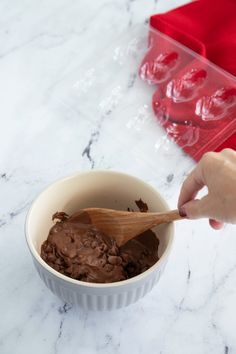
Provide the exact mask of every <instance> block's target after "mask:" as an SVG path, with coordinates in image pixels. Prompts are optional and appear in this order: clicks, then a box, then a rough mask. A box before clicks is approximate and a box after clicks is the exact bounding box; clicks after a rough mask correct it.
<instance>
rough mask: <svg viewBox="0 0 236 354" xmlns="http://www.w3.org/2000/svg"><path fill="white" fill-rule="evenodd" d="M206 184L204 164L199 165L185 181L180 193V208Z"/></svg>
mask: <svg viewBox="0 0 236 354" xmlns="http://www.w3.org/2000/svg"><path fill="white" fill-rule="evenodd" d="M204 186H205V182H204V176H203V173H202V164H201V163H200V162H199V163H198V165H197V166H196V167H195V168H194V169H193V170H192V172H191V173H190V175H189V176H188V177H187V178H186V180H185V181H184V183H183V185H182V187H181V190H180V195H179V200H178V208H180V207H181V206H182V205H183V204H185V203H187V202H189V201H190V200H192V199H194V198H195V197H196V195H197V193H198V192H199V191H200V190H201V189H202V188H203V187H204Z"/></svg>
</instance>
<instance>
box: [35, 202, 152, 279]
mask: <svg viewBox="0 0 236 354" xmlns="http://www.w3.org/2000/svg"><path fill="white" fill-rule="evenodd" d="M136 203H137V205H138V204H139V205H140V207H141V205H142V206H143V204H145V203H143V202H142V201H141V202H140V201H137V202H136ZM142 203H143V204H142ZM140 209H143V211H144V210H145V211H147V205H145V206H144V207H143V208H140ZM52 218H53V220H54V219H56V220H58V221H57V222H56V224H55V225H54V226H53V227H52V228H51V229H50V231H49V235H48V238H47V240H46V241H44V243H43V244H42V247H41V257H42V258H43V260H44V261H45V262H46V263H47V264H48V265H50V266H51V267H52V268H54V269H55V270H57V271H58V272H60V273H62V274H64V275H67V276H69V277H71V278H74V279H78V280H82V281H86V282H91V283H111V282H116V281H120V280H125V279H128V278H132V277H134V276H135V275H138V274H140V273H142V272H144V271H145V270H147V269H148V268H150V267H151V266H152V265H153V264H154V263H156V262H157V260H158V255H157V251H158V244H159V241H158V239H157V238H156V236H155V234H154V233H153V232H152V231H151V230H148V231H146V232H144V233H143V234H141V235H139V236H137V237H136V238H135V239H133V240H130V241H129V242H127V243H126V244H125V245H123V246H122V247H120V248H119V247H118V246H117V244H116V241H115V240H113V239H112V238H110V237H109V236H107V235H105V234H103V233H102V232H101V231H99V230H98V229H97V228H96V227H95V226H93V225H91V222H90V219H89V216H88V215H87V214H86V213H84V212H83V213H81V212H78V213H75V214H73V215H72V216H68V215H67V214H66V213H64V212H60V213H56V214H54V215H53V217H52Z"/></svg>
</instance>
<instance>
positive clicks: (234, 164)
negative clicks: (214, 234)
mask: <svg viewBox="0 0 236 354" xmlns="http://www.w3.org/2000/svg"><path fill="white" fill-rule="evenodd" d="M204 186H206V187H207V188H208V194H207V195H206V196H204V197H203V198H202V199H200V200H198V199H195V198H196V196H197V193H198V192H199V190H201V189H202V188H203V187H204ZM178 208H179V211H180V214H181V215H182V216H187V218H189V219H199V218H209V222H210V225H211V226H212V227H213V228H214V229H220V228H221V227H222V226H223V222H227V223H231V224H235V223H236V152H235V151H233V150H231V149H224V150H222V151H221V152H219V153H216V152H208V153H206V154H204V155H203V157H202V159H201V160H200V161H199V163H198V164H197V166H196V167H195V168H194V169H193V171H192V172H191V173H190V175H189V176H188V177H187V178H186V180H185V181H184V183H183V185H182V188H181V191H180V195H179V201H178Z"/></svg>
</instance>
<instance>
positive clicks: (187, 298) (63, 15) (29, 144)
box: [0, 0, 236, 354]
mask: <svg viewBox="0 0 236 354" xmlns="http://www.w3.org/2000/svg"><path fill="white" fill-rule="evenodd" d="M184 2H185V1H184V0H183V1H181V0H175V1H172V2H167V1H165V0H154V1H146V0H113V1H105V0H100V1H97V2H95V1H91V0H89V1H87V0H80V1H71V2H68V1H66V0H57V1H55V0H50V1H46V0H43V1H40V2H33V1H29V0H21V1H16V0H14V1H13V2H9V1H7V0H3V1H1V3H0V14H1V15H0V38H1V47H0V78H1V80H0V92H1V104H0V116H1V129H0V141H1V144H0V146H1V149H0V195H1V203H0V208H1V219H0V231H1V237H0V250H1V251H0V269H1V272H0V281H1V287H0V301H1V306H2V311H1V316H0V353H1V354H27V353H32V352H33V353H34V354H41V353H44V354H47V353H55V354H61V353H63V354H64V353H81V354H94V353H104V354H111V353H112V354H113V353H117V354H126V353H129V352H132V353H135V354H136V353H139V354H147V353H148V354H150V353H160V354H178V353H179V354H189V353H191V354H203V353H207V354H208V353H214V354H231V353H236V336H235V328H236V316H235V315H234V314H235V312H236V237H235V228H234V227H233V226H230V225H228V226H226V227H225V228H224V229H223V230H221V231H219V232H215V231H213V230H212V229H210V227H209V226H208V223H207V221H206V220H201V221H194V222H193V221H192V222H190V221H183V222H181V223H178V224H177V225H176V237H175V244H174V248H173V252H172V254H171V256H170V260H169V263H168V265H167V267H166V270H165V273H164V275H163V277H162V278H161V280H160V282H159V283H158V284H157V286H155V288H154V289H153V290H152V291H151V292H150V293H149V294H147V295H146V296H145V297H144V298H143V299H142V300H140V301H139V302H137V303H136V304H134V305H132V306H130V307H127V308H125V309H121V310H118V311H115V312H106V313H93V312H88V313H87V312H83V311H75V310H74V309H73V308H72V307H71V306H70V305H68V304H64V303H62V302H61V301H60V300H59V299H57V298H56V297H55V296H54V295H53V294H51V293H50V292H49V290H48V289H47V288H46V287H45V286H44V284H43V283H42V282H41V280H40V278H39V277H38V275H37V274H36V271H35V269H34V266H33V263H32V260H31V256H30V254H29V251H28V249H27V246H26V242H25V237H24V221H25V216H26V213H27V210H28V208H29V206H30V204H31V202H32V201H33V200H34V198H35V197H36V196H37V194H38V193H39V192H41V191H42V190H43V189H44V188H45V187H46V186H47V185H48V184H49V183H51V182H53V181H54V180H56V179H58V178H60V177H63V176H66V175H69V174H72V173H74V172H76V171H79V170H87V169H91V168H94V169H112V170H120V171H124V172H128V173H131V174H134V175H136V176H138V177H140V178H143V179H144V180H146V181H147V182H149V183H150V184H152V185H153V186H155V187H157V188H158V189H159V190H160V191H161V193H162V194H163V195H164V196H165V198H166V200H167V201H168V202H169V204H170V205H171V206H173V207H174V206H175V205H176V201H177V197H178V190H179V188H180V185H181V182H182V180H183V178H184V176H185V175H186V174H187V173H188V172H189V169H190V168H191V167H192V166H193V163H192V162H191V161H190V160H188V161H187V163H186V164H184V163H183V164H181V166H180V167H179V168H178V173H176V166H174V165H172V164H170V163H169V162H168V156H166V159H163V156H162V155H161V156H160V154H159V155H155V156H153V157H152V158H150V159H149V160H148V161H146V160H145V159H144V158H143V156H140V154H142V151H144V152H146V151H145V146H144V145H142V143H143V142H141V143H140V144H141V145H139V148H136V149H135V148H132V149H130V150H132V151H130V154H131V155H129V153H127V152H126V151H127V149H122V146H123V144H127V141H128V140H127V139H128V138H129V139H131V136H128V135H127V132H126V133H125V132H123V131H122V132H121V131H117V135H118V138H117V139H114V140H113V139H112V137H111V136H110V137H109V135H107V134H105V133H104V132H106V131H108V130H109V128H110V127H111V126H109V124H113V123H111V122H110V123H104V122H103V121H102V120H101V119H100V117H97V116H96V114H95V113H94V111H93V110H92V108H90V110H88V107H87V105H86V102H85V101H83V100H81V99H80V100H79V101H78V102H79V104H78V106H77V109H75V107H72V106H71V107H70V104H68V105H63V104H62V105H61V106H60V105H58V104H56V105H55V103H54V98H55V96H56V95H57V93H58V87H62V86H63V84H62V83H63V82H64V81H63V80H64V79H65V78H66V77H69V76H70V75H71V73H72V75H73V72H75V70H76V72H77V70H78V69H77V68H78V67H81V68H83V67H84V65H86V63H88V62H89V63H91V61H92V62H94V65H95V64H96V61H98V60H99V59H101V58H98V57H100V56H101V53H103V48H105V47H106V48H109V46H110V44H111V43H112V42H113V41H114V40H115V38H117V37H119V35H122V34H123V33H126V32H128V31H129V30H132V28H133V27H134V26H135V25H136V24H144V23H146V22H147V19H148V16H149V15H150V14H152V13H155V12H158V11H166V10H168V9H170V8H171V7H174V6H178V5H180V4H182V3H184ZM98 53H100V54H98ZM104 56H105V54H104ZM85 74H86V73H85ZM70 77H71V76H70ZM130 90H132V84H131V85H130ZM105 103H106V102H105ZM52 107H53V109H52ZM68 107H69V108H68ZM141 113H142V112H141ZM103 123H104V124H103ZM155 124H156V123H155ZM148 129H149V134H150V139H152V138H153V129H152V125H150V126H149V128H147V129H146V131H145V134H147V133H148ZM130 131H131V130H130ZM125 134H126V135H125ZM132 134H133V135H132V138H133V139H134V140H133V141H135V139H136V137H137V136H139V138H140V132H137V131H136V132H134V133H132ZM135 134H136V135H135ZM137 134H139V135H137ZM143 134H144V133H143ZM145 134H144V135H142V136H146V135H145ZM143 140H145V139H143ZM125 147H126V145H125ZM143 149H144V150H143ZM147 149H148V147H147ZM176 149H177V148H176ZM144 152H143V154H144ZM178 153H179V152H178ZM131 157H132V159H131ZM144 161H146V165H145V163H144ZM160 176H161V178H160Z"/></svg>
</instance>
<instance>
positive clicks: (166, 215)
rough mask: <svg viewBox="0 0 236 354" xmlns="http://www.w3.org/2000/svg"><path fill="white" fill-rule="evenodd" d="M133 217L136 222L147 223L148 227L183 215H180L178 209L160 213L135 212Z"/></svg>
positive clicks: (178, 218)
mask: <svg viewBox="0 0 236 354" xmlns="http://www.w3.org/2000/svg"><path fill="white" fill-rule="evenodd" d="M135 218H136V220H137V223H139V222H140V223H142V222H145V224H149V225H150V227H151V226H155V225H159V224H164V223H167V222H171V221H175V220H180V219H183V217H182V216H180V214H179V210H178V209H176V210H170V211H166V212H160V213H152V212H150V213H135Z"/></svg>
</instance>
